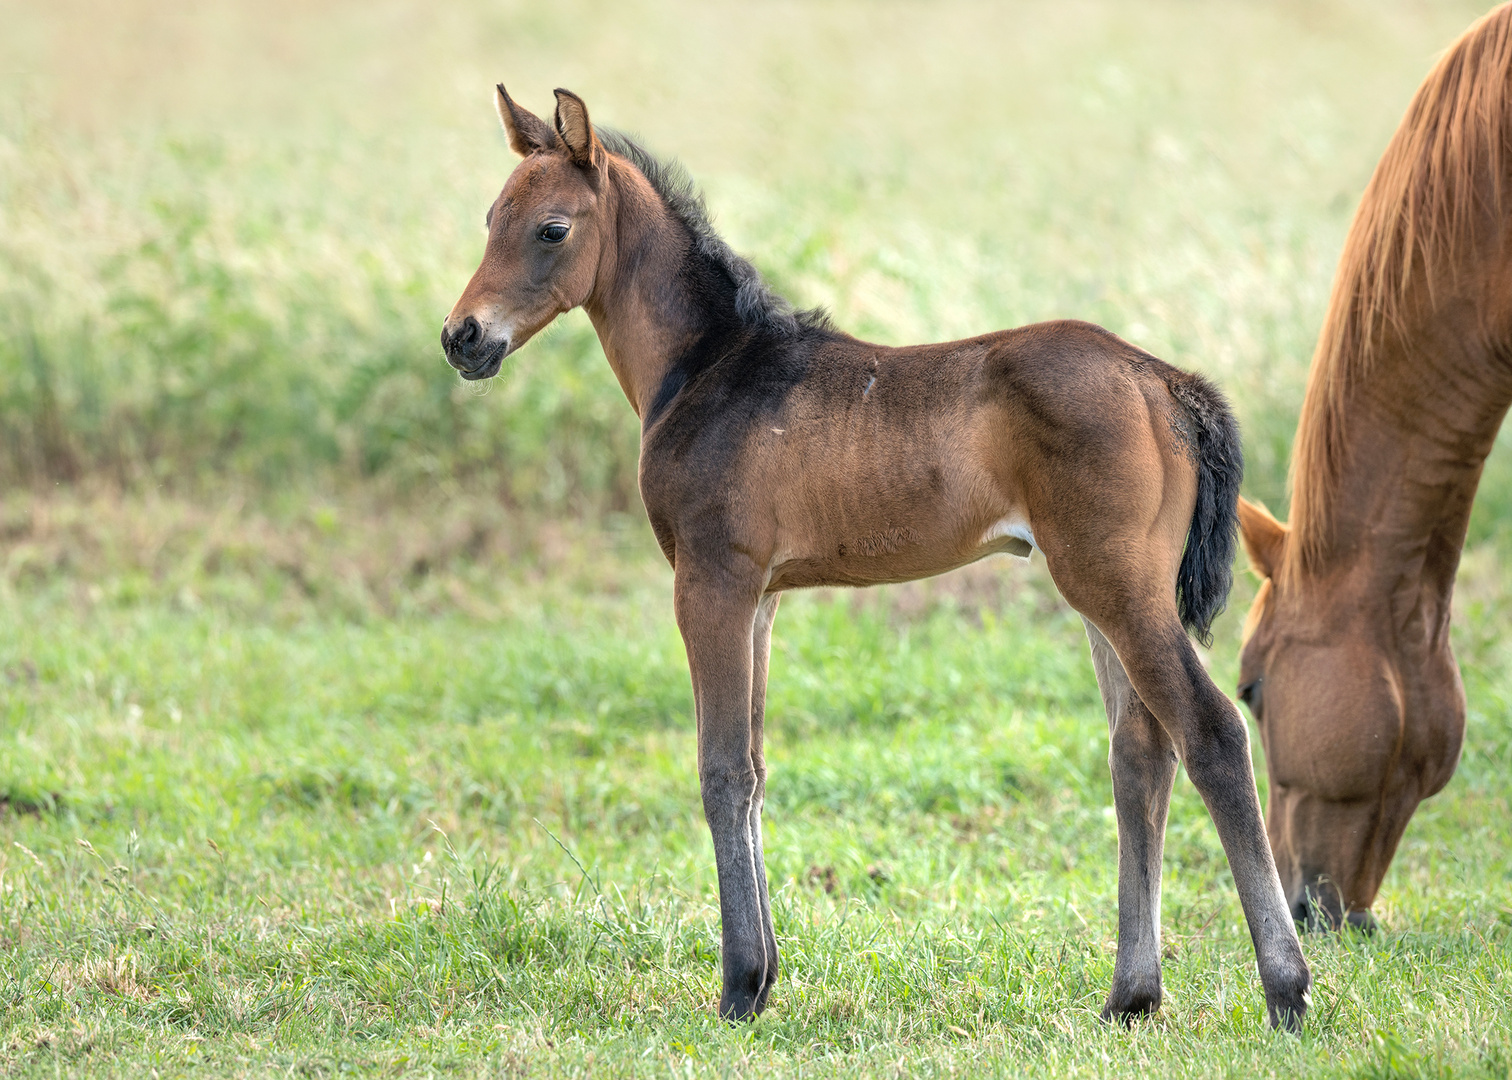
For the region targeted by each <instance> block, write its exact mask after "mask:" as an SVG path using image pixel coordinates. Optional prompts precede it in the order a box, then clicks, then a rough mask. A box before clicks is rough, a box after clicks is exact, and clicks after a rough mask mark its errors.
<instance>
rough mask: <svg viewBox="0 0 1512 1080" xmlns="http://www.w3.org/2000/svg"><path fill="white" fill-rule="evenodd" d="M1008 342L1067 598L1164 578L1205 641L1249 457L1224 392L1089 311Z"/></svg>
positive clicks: (1015, 439) (1006, 358)
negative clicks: (1086, 318)
mask: <svg viewBox="0 0 1512 1080" xmlns="http://www.w3.org/2000/svg"><path fill="white" fill-rule="evenodd" d="M1005 345H1006V346H1007V348H1005V349H1004V350H1003V351H1002V352H1001V354H999V355H997V356H995V357H994V362H993V364H992V375H993V382H994V383H995V384H996V386H997V387H998V388H999V390H1000V395H999V396H1000V399H1001V400H1002V402H1003V408H1004V409H1005V411H1006V413H1007V416H1008V421H1007V423H1006V425H1005V427H1006V428H1007V430H1008V431H1009V432H1010V433H1011V440H1012V443H1013V445H1014V455H1013V456H1014V459H1015V465H1016V467H1017V471H1018V475H1019V477H1020V481H1019V482H1020V484H1021V486H1022V488H1023V490H1024V493H1025V498H1026V501H1027V504H1028V507H1029V511H1030V515H1031V518H1032V519H1033V520H1034V522H1035V529H1036V538H1037V540H1038V541H1039V546H1040V547H1041V549H1042V550H1043V551H1044V552H1045V555H1046V559H1047V561H1048V562H1049V564H1050V567H1051V571H1052V573H1053V574H1054V575H1055V577H1056V581H1057V584H1058V585H1059V586H1060V587H1061V589H1062V591H1063V592H1065V593H1066V594H1067V599H1068V600H1069V601H1071V603H1072V604H1073V605H1074V606H1077V607H1078V610H1082V611H1083V613H1084V614H1089V612H1088V611H1087V609H1086V608H1084V607H1082V605H1081V604H1080V603H1079V602H1078V601H1079V599H1081V596H1080V594H1081V593H1082V592H1083V591H1084V589H1085V591H1088V592H1095V593H1097V594H1099V595H1098V597H1097V601H1096V602H1097V603H1099V604H1102V605H1104V606H1106V605H1108V604H1116V603H1118V602H1119V600H1120V599H1121V597H1122V596H1123V595H1125V594H1127V595H1129V596H1131V597H1132V595H1134V594H1135V593H1138V592H1140V590H1136V589H1128V588H1124V589H1120V588H1118V587H1117V584H1118V583H1119V582H1126V583H1128V582H1132V581H1134V580H1136V579H1148V576H1149V575H1152V574H1154V575H1158V576H1163V577H1165V578H1166V579H1167V580H1168V581H1169V583H1170V588H1169V589H1168V590H1163V591H1162V593H1161V595H1164V596H1169V597H1171V598H1172V599H1173V600H1174V601H1175V605H1176V611H1177V613H1178V615H1179V617H1180V619H1181V622H1182V624H1183V625H1184V626H1185V627H1186V628H1187V629H1188V630H1190V631H1193V632H1194V633H1196V634H1197V635H1198V637H1199V638H1201V639H1203V640H1204V641H1206V640H1207V633H1208V628H1209V626H1210V625H1211V623H1212V621H1213V619H1214V618H1215V617H1216V616H1217V614H1218V613H1219V612H1220V611H1221V610H1222V609H1223V605H1224V602H1225V601H1226V599H1227V597H1228V591H1229V588H1230V586H1231V584H1232V563H1233V554H1234V542H1235V536H1236V530H1237V513H1236V504H1237V501H1238V494H1239V481H1240V477H1241V475H1242V469H1243V465H1242V461H1243V459H1242V453H1241V448H1240V443H1239V434H1238V428H1237V425H1236V424H1235V423H1234V419H1233V416H1232V414H1231V412H1230V411H1229V408H1228V405H1227V403H1226V402H1225V401H1224V400H1223V397H1222V395H1221V394H1220V393H1219V392H1218V391H1217V390H1216V388H1214V387H1213V386H1212V384H1211V383H1209V382H1208V381H1207V380H1206V379H1204V378H1202V377H1201V376H1200V375H1195V374H1192V373H1190V372H1185V371H1182V370H1180V369H1179V368H1175V367H1172V366H1171V365H1170V364H1167V363H1165V362H1164V361H1162V360H1159V359H1157V358H1156V357H1154V356H1151V355H1150V354H1149V353H1147V352H1145V351H1143V350H1142V349H1138V348H1136V347H1134V346H1133V345H1130V344H1129V343H1127V342H1125V341H1123V340H1122V339H1121V338H1119V337H1117V336H1116V335H1114V334H1112V333H1110V332H1108V331H1106V330H1104V329H1102V328H1101V327H1097V326H1093V325H1091V324H1088V323H1078V322H1057V323H1041V324H1038V325H1035V326H1029V327H1024V328H1022V329H1021V330H1019V331H1014V332H1012V333H1011V335H1010V336H1009V337H1008V339H1007V340H1006V341H1005ZM1083 583H1085V585H1083ZM1087 600H1088V601H1089V602H1090V601H1091V600H1092V598H1091V597H1087ZM1151 614H1155V613H1153V612H1152V613H1151Z"/></svg>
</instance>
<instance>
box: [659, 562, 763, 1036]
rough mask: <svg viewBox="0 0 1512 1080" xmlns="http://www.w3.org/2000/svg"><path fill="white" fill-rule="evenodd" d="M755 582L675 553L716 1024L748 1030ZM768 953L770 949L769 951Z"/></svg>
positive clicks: (758, 911)
mask: <svg viewBox="0 0 1512 1080" xmlns="http://www.w3.org/2000/svg"><path fill="white" fill-rule="evenodd" d="M762 584H763V582H762V580H761V576H760V575H759V573H758V572H757V571H756V570H755V568H754V567H741V566H734V567H731V566H720V565H717V564H713V565H711V564H703V565H700V564H697V563H695V562H694V561H693V559H692V558H689V557H687V556H684V555H683V552H682V550H679V552H678V560H677V573H676V583H675V586H674V601H675V606H676V609H677V625H678V628H679V629H680V630H681V631H682V635H683V642H684V644H685V645H686V646H687V649H688V668H689V671H690V672H691V674H692V677H693V700H694V706H695V709H696V711H697V714H698V784H699V788H700V790H701V792H702V794H703V805H704V820H705V821H707V822H708V825H709V834H710V836H711V837H712V838H713V841H714V863H715V866H716V868H717V869H718V872H719V917H720V928H721V933H722V937H723V946H724V948H723V968H724V972H723V975H724V978H723V990H722V992H721V994H720V997H719V1015H720V1016H721V1017H723V1018H724V1019H726V1020H748V1019H750V1018H752V1017H754V1016H755V1015H756V1014H757V1013H758V1012H760V1011H761V1008H762V1007H763V1006H764V1005H765V1003H766V991H767V989H768V977H767V971H768V966H769V962H770V965H771V967H773V968H774V969H775V966H776V960H777V957H776V953H775V950H774V951H773V953H772V955H771V957H770V960H769V958H768V954H767V941H768V934H769V933H770V931H768V929H767V927H768V926H769V925H770V919H771V915H770V911H769V909H768V908H767V906H766V904H765V903H764V900H765V897H766V880H765V878H766V872H765V868H764V867H763V866H762V864H761V854H760V850H761V849H760V847H759V846H758V843H759V841H758V840H757V839H756V837H759V836H760V833H759V831H756V832H754V835H753V829H752V825H753V823H755V824H757V825H759V814H760V805H761V804H760V797H759V795H758V792H759V790H760V787H759V782H758V771H757V762H756V759H755V757H754V756H753V754H752V739H751V736H752V734H753V732H752V722H751V721H752V715H753V710H752V675H753V668H754V664H753V654H754V644H755V628H756V622H757V610H758V606H759V603H760V600H761V589H762ZM773 944H774V945H775V942H774V943H773Z"/></svg>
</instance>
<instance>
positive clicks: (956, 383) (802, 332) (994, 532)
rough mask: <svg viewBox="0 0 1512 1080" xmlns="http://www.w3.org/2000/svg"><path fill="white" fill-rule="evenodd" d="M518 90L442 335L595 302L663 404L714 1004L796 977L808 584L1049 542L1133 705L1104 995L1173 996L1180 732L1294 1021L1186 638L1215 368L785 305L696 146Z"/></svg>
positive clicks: (1215, 429) (514, 337)
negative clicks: (769, 742)
mask: <svg viewBox="0 0 1512 1080" xmlns="http://www.w3.org/2000/svg"><path fill="white" fill-rule="evenodd" d="M556 97H557V107H556V116H555V123H554V124H550V125H549V124H547V123H545V122H543V121H542V120H540V119H539V118H538V117H536V116H534V115H532V114H531V113H529V112H527V111H526V110H524V109H522V108H520V107H519V106H517V105H516V104H514V102H512V101H511V100H510V99H509V96H508V95H507V94H506V93H505V92H504V88H503V87H502V86H500V87H499V88H498V95H497V99H496V105H497V108H498V111H499V117H500V119H501V120H502V122H503V124H504V130H505V132H506V133H507V135H508V137H509V143H510V145H511V146H512V147H513V148H514V150H515V151H516V152H517V153H518V154H520V155H521V156H522V157H523V158H524V159H525V160H524V161H523V162H522V163H521V164H520V165H518V166H517V167H516V168H515V170H514V172H513V174H512V175H511V176H510V177H509V179H508V180H507V181H506V182H505V184H504V188H503V191H502V192H501V193H500V194H499V196H498V198H497V199H496V200H495V202H494V204H493V206H492V208H491V209H490V210H489V212H488V218H487V224H488V230H489V231H488V244H487V247H486V249H485V251H484V253H483V260H482V264H481V265H480V266H479V267H478V270H477V272H476V273H475V274H474V275H473V278H472V280H471V281H470V282H469V283H468V286H467V288H466V290H465V291H464V292H463V293H462V297H461V299H459V300H458V301H457V304H456V307H454V308H453V309H452V311H451V314H450V315H448V316H447V319H446V323H445V326H444V328H443V330H442V333H441V344H442V347H443V348H444V349H445V351H446V356H447V359H448V360H449V361H450V362H451V364H452V366H453V367H455V368H456V369H457V370H458V371H460V372H461V373H462V376H463V378H466V379H484V378H488V377H490V376H492V375H494V374H496V373H497V372H498V371H499V369H500V365H501V363H502V362H503V360H504V358H505V357H506V356H507V355H508V354H510V353H512V352H513V351H514V350H516V349H518V348H519V347H520V346H521V345H523V344H524V343H525V342H526V341H527V340H529V338H530V337H531V335H533V334H535V333H536V332H537V331H538V330H540V329H541V328H542V327H544V326H545V325H546V324H548V323H550V322H551V321H552V320H553V319H555V318H556V317H557V316H558V315H560V314H561V313H562V312H564V311H567V310H568V309H570V308H574V307H578V306H582V307H583V308H585V309H586V310H587V312H588V315H589V317H590V318H591V319H592V321H593V324H594V327H595V328H596V329H597V331H598V335H599V340H600V342H601V343H602V344H603V347H604V353H605V355H606V356H607V358H608V360H609V364H610V366H611V367H612V368H613V369H614V373H615V375H616V376H617V377H618V379H619V382H620V386H621V387H623V389H624V392H625V396H626V397H627V398H629V399H630V404H631V406H632V407H634V409H635V411H636V414H637V415H638V416H639V417H640V420H641V456H640V489H641V496H642V498H643V500H644V502H645V505H646V511H647V513H648V515H649V516H650V519H651V527H652V529H653V530H654V531H655V533H656V538H657V540H658V541H659V542H660V544H661V548H662V551H663V552H664V553H665V554H666V557H667V560H668V561H669V562H670V563H671V564H672V567H673V573H674V588H673V603H674V606H675V610H676V615H677V623H678V627H679V628H680V629H681V631H682V635H683V641H684V644H685V645H686V647H687V652H688V666H689V668H690V669H691V672H692V677H693V698H694V706H695V711H696V715H697V723H698V777H699V785H700V788H701V791H702V795H703V806H704V815H705V818H706V820H707V822H708V826H709V831H710V833H711V834H712V835H713V840H714V857H715V863H716V866H717V870H718V875H719V907H720V916H721V919H722V924H723V927H722V928H723V939H724V948H723V968H724V970H723V976H724V979H723V992H722V994H721V996H720V1001H719V1012H720V1015H721V1016H724V1017H726V1018H730V1019H738V1018H746V1017H752V1016H755V1015H756V1014H757V1013H759V1012H761V1010H762V1009H763V1008H764V1007H765V1005H766V1003H767V997H768V994H769V993H770V992H771V989H772V985H773V983H774V982H775V981H776V978H777V963H778V961H777V939H776V937H775V936H774V934H773V931H772V913H771V907H770V904H769V902H768V898H767V881H766V868H765V866H764V865H763V862H762V851H761V807H762V801H763V799H764V797H765V784H766V765H765V761H764V759H763V755H762V725H763V707H764V703H765V698H766V681H767V659H768V651H769V646H770V642H771V633H772V620H773V618H774V616H775V615H776V614H777V602H778V599H779V597H780V596H781V594H782V592H783V591H784V590H787V589H795V588H804V587H808V586H818V585H873V584H877V583H880V582H896V581H907V580H911V579H915V578H921V577H926V576H928V575H931V574H938V573H941V572H942V571H945V570H950V569H952V568H954V567H958V566H962V565H964V564H966V563H969V562H971V561H973V560H975V559H979V558H982V557H983V556H985V555H989V554H992V553H994V552H1011V553H1014V554H1018V555H1024V556H1027V555H1028V554H1029V553H1030V551H1031V550H1032V549H1033V548H1038V549H1039V550H1040V551H1041V552H1043V553H1044V556H1045V562H1046V564H1047V565H1048V567H1049V569H1050V573H1051V575H1052V577H1053V578H1054V580H1055V583H1056V585H1057V587H1058V588H1059V589H1060V591H1061V593H1062V595H1063V596H1065V598H1066V599H1067V601H1069V602H1070V604H1071V605H1072V606H1073V607H1074V608H1076V610H1077V611H1078V612H1080V613H1081V614H1082V616H1083V618H1084V619H1085V621H1086V627H1087V635H1088V638H1089V639H1090V641H1091V646H1092V656H1093V661H1094V664H1095V666H1096V669H1097V676H1098V681H1099V684H1100V686H1101V689H1102V694H1103V699H1104V702H1105V703H1106V706H1107V712H1108V718H1109V724H1110V726H1111V734H1112V737H1111V743H1112V749H1111V753H1110V760H1111V765H1112V771H1113V792H1114V802H1115V805H1116V809H1117V814H1118V825H1119V861H1118V871H1119V881H1118V909H1119V911H1118V915H1119V922H1118V955H1117V959H1116V962H1115V964H1114V972H1113V987H1112V991H1111V993H1110V994H1109V996H1108V1000H1107V1004H1106V1007H1105V1009H1104V1015H1105V1016H1108V1017H1116V1018H1120V1019H1123V1018H1128V1017H1131V1016H1134V1015H1138V1014H1144V1013H1148V1012H1151V1011H1153V1010H1154V1009H1155V1008H1156V1007H1157V1006H1158V1005H1159V1003H1160V996H1161V989H1160V861H1161V850H1162V846H1163V844H1164V832H1165V820H1166V809H1167V806H1168V804H1169V800H1170V795H1171V786H1172V783H1173V781H1174V778H1175V775H1176V764H1177V760H1178V758H1179V759H1180V760H1181V761H1183V762H1185V763H1186V767H1187V770H1188V772H1189V773H1190V775H1191V777H1192V781H1193V783H1195V784H1196V786H1197V789H1198V790H1199V791H1200V792H1201V793H1202V796H1203V799H1204V800H1205V801H1206V803H1207V806H1208V809H1209V811H1210V812H1211V814H1212V816H1213V820H1214V821H1215V822H1216V824H1217V827H1218V834H1219V836H1220V838H1221V839H1222V842H1223V845H1224V849H1225V851H1226V852H1227V854H1228V859H1229V865H1230V866H1231V867H1232V869H1233V874H1234V881H1235V884H1236V885H1237V887H1238V891H1239V896H1240V899H1241V901H1242V903H1243V906H1244V913H1245V917H1246V918H1247V919H1248V920H1249V926H1250V934H1251V937H1252V938H1253V941H1254V945H1255V951H1256V956H1257V960H1258V963H1259V969H1260V978H1261V982H1262V983H1263V985H1264V988H1265V997H1266V1004H1267V1007H1268V1011H1269V1015H1270V1018H1271V1021H1272V1023H1274V1024H1279V1025H1284V1026H1287V1027H1291V1028H1295V1027H1297V1026H1298V1025H1299V1024H1300V1022H1301V1018H1302V1014H1303V1012H1304V1011H1305V1009H1306V1007H1307V992H1308V987H1309V982H1310V975H1309V973H1308V969H1307V966H1306V964H1305V963H1304V961H1303V959H1302V951H1301V946H1300V945H1299V943H1298V940H1297V934H1296V928H1295V927H1294V925H1293V923H1292V920H1291V916H1290V913H1289V912H1288V910H1287V907H1286V900H1285V897H1284V896H1283V895H1282V892H1281V887H1280V882H1279V880H1278V878H1277V876H1276V870H1275V863H1274V862H1273V860H1272V857H1271V852H1270V847H1269V845H1268V844H1267V843H1266V840H1265V827H1264V821H1263V820H1262V818H1261V815H1260V801H1259V797H1258V795H1257V793H1256V789H1255V780H1254V773H1253V771H1252V769H1251V765H1250V757H1249V742H1248V733H1247V729H1246V727H1245V725H1244V722H1243V720H1242V719H1241V717H1240V715H1239V711H1238V709H1237V708H1236V707H1235V706H1234V705H1233V704H1232V703H1231V702H1230V701H1229V700H1228V699H1227V698H1225V697H1224V696H1223V694H1222V693H1221V692H1220V691H1219V690H1218V689H1217V687H1215V686H1214V685H1213V683H1212V682H1211V681H1210V680H1209V679H1208V677H1207V675H1206V674H1205V673H1204V671H1203V668H1202V665H1201V664H1200V663H1199V662H1198V658H1197V654H1196V651H1195V650H1194V649H1193V648H1192V644H1191V642H1190V641H1189V640H1188V638H1187V634H1186V630H1187V629H1191V630H1193V631H1195V632H1196V633H1198V634H1201V635H1205V634H1206V633H1207V629H1208V625H1209V624H1210V623H1211V621H1212V619H1213V617H1214V616H1215V615H1216V614H1217V613H1218V611H1219V610H1220V609H1221V608H1222V606H1223V603H1224V601H1225V599H1226V596H1227V593H1228V589H1229V585H1230V583H1231V564H1230V560H1231V557H1232V554H1233V548H1234V541H1235V534H1236V531H1237V529H1236V520H1235V514H1236V510H1235V503H1236V500H1237V498H1238V483H1239V479H1240V472H1241V460H1240V450H1239V442H1238V435H1237V429H1236V427H1235V425H1234V421H1233V418H1232V416H1231V415H1230V413H1229V411H1228V408H1227V406H1226V405H1225V403H1224V402H1223V399H1222V398H1221V397H1220V396H1219V395H1218V393H1217V392H1216V391H1215V390H1214V389H1213V388H1212V387H1211V386H1210V385H1209V384H1208V383H1207V382H1205V381H1204V380H1203V379H1201V378H1199V377H1198V376H1195V375H1190V374H1187V373H1185V372H1182V371H1178V370H1177V369H1176V368H1173V367H1171V366H1169V365H1168V364H1165V363H1162V362H1161V361H1160V360H1157V359H1156V358H1155V357H1153V356H1151V355H1149V354H1148V353H1145V352H1143V351H1141V350H1139V349H1136V348H1134V347H1133V346H1132V345H1129V344H1128V343H1126V342H1124V341H1121V340H1120V339H1119V338H1117V337H1115V336H1114V335H1113V334H1110V333H1108V332H1107V331H1106V330H1102V329H1100V328H1098V327H1095V326H1091V325H1088V324H1086V323H1077V322H1055V323H1044V324H1041V325H1038V326H1027V327H1023V328H1021V329H1018V330H1008V331H1003V332H1000V333H996V334H991V335H988V336H986V337H979V338H972V339H969V340H966V341H956V342H950V343H948V344H943V345H921V346H914V347H911V348H902V349H895V348H887V347H885V346H881V345H872V344H868V343H866V342H863V341H858V340H856V339H855V338H852V337H850V336H848V335H846V334H843V333H841V332H839V331H838V330H835V329H833V328H832V327H831V326H830V325H829V323H828V321H827V320H826V319H825V318H824V317H823V316H822V315H820V314H818V313H815V312H794V311H793V310H792V309H791V308H790V307H788V306H787V304H786V303H784V302H783V301H781V300H779V299H777V298H776V297H774V296H773V295H771V294H770V293H769V292H767V290H766V288H765V287H764V286H763V284H762V282H761V279H760V277H759V276H758V275H757V273H756V271H755V269H754V268H753V267H752V266H751V265H750V264H749V263H748V262H746V261H745V260H743V259H741V258H739V257H738V256H736V255H735V254H734V253H733V252H732V251H731V250H730V249H729V248H728V247H727V246H726V245H725V244H724V242H723V241H721V240H720V239H719V238H718V237H717V236H716V235H715V234H714V232H713V230H712V228H711V227H710V225H709V223H708V219H707V217H706V216H705V214H704V211H703V205H702V201H701V200H700V199H699V198H698V197H697V196H696V195H694V194H693V193H692V191H691V189H690V187H689V186H688V184H687V182H686V180H685V179H683V178H682V176H681V174H680V173H679V172H678V171H676V170H675V169H673V168H671V167H669V166H667V165H664V164H661V163H659V162H657V161H656V160H654V159H653V158H651V157H650V156H649V155H647V154H646V152H645V151H644V150H642V149H641V148H640V147H638V146H637V145H636V144H635V143H633V142H631V141H630V140H628V139H626V138H624V137H623V136H620V135H617V134H614V133H609V132H605V133H602V134H600V133H596V132H595V131H594V128H593V126H592V124H591V123H590V122H589V119H588V110H587V108H586V107H585V106H584V104H583V102H582V100H581V99H580V98H578V97H577V96H576V95H574V94H570V93H568V92H566V91H564V90H558V91H557V92H556Z"/></svg>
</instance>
